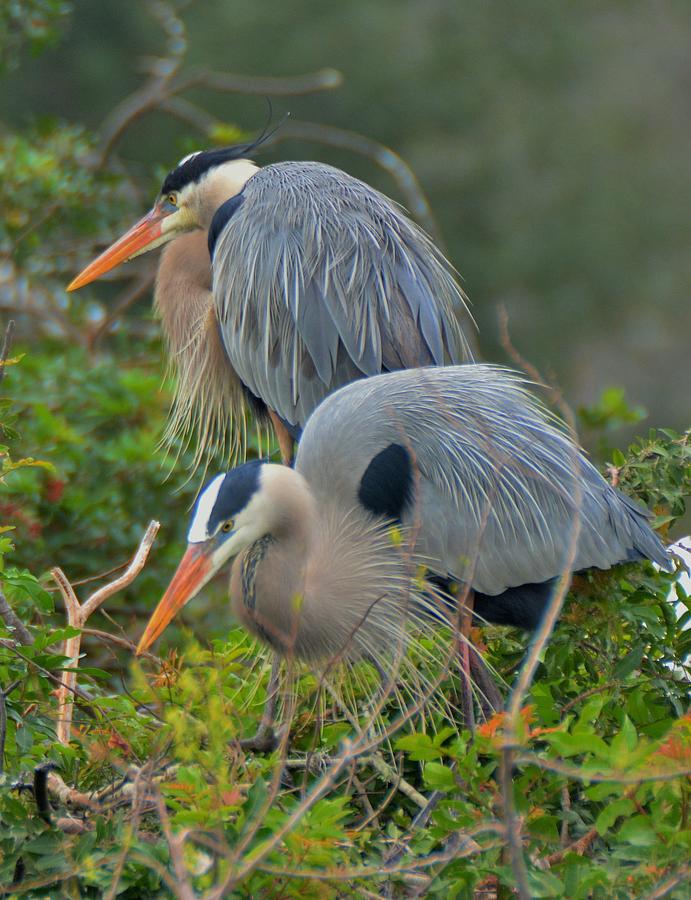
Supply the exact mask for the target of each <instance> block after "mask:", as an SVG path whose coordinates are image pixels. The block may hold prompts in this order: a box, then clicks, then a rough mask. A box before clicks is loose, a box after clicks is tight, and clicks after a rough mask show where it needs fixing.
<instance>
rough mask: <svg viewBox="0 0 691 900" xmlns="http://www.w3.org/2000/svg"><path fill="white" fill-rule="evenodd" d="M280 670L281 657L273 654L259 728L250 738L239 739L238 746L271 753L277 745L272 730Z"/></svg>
mask: <svg viewBox="0 0 691 900" xmlns="http://www.w3.org/2000/svg"><path fill="white" fill-rule="evenodd" d="M280 672H281V659H280V657H279V656H278V655H277V654H274V658H273V662H272V663H271V674H270V675H269V683H268V685H267V688H266V703H265V704H264V711H263V712H262V717H261V721H260V722H259V728H257V732H256V734H254V735H253V736H252V737H250V738H243V739H242V740H241V741H240V747H241V748H242V749H243V750H254V751H255V752H258V753H271V751H272V750H275V749H276V747H277V746H278V741H279V736H278V735H277V734H276V732H275V730H274V719H275V715H276V701H277V700H278V682H279V676H280Z"/></svg>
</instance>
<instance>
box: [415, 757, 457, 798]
mask: <svg viewBox="0 0 691 900" xmlns="http://www.w3.org/2000/svg"><path fill="white" fill-rule="evenodd" d="M423 777H424V779H425V784H426V785H427V786H428V787H430V788H432V790H434V791H453V790H456V788H457V787H458V785H457V782H456V776H455V775H454V773H453V772H452V771H451V769H449V767H448V766H443V765H442V764H441V763H435V762H428V763H427V765H426V766H425V771H424V775H423Z"/></svg>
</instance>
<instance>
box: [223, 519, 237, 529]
mask: <svg viewBox="0 0 691 900" xmlns="http://www.w3.org/2000/svg"><path fill="white" fill-rule="evenodd" d="M234 524H235V522H234V521H233V520H232V519H228V521H227V522H224V523H223V525H221V531H225V532H228V531H232V530H233V525H234Z"/></svg>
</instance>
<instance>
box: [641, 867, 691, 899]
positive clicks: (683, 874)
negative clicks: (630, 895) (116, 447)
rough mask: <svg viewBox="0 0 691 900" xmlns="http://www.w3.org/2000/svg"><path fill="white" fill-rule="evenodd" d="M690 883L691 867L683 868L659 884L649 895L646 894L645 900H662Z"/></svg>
mask: <svg viewBox="0 0 691 900" xmlns="http://www.w3.org/2000/svg"><path fill="white" fill-rule="evenodd" d="M689 881H691V866H682V867H681V869H679V870H677V871H676V872H674V873H673V874H672V875H669V876H667V877H666V878H665V879H664V880H663V881H660V882H658V883H657V884H656V885H655V887H654V888H653V889H652V890H651V891H650V892H649V893H647V894H645V896H644V897H643V900H662V898H663V897H669V895H670V894H671V893H672V891H673V890H674V889H675V888H678V887H680V886H681V885H684V884H688V882H689Z"/></svg>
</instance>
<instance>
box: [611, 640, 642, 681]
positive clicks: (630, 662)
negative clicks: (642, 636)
mask: <svg viewBox="0 0 691 900" xmlns="http://www.w3.org/2000/svg"><path fill="white" fill-rule="evenodd" d="M643 650H644V648H643V644H638V646H636V647H634V648H633V650H631V652H630V653H627V654H626V656H625V657H624V658H623V659H622V660H620V662H618V663H617V665H616V666H615V667H614V677H615V678H616V679H617V680H621V681H623V680H624V679H625V678H626V677H627V676H628V675H630V674H631V673H632V672H633V671H634V669H638V668H639V667H640V665H641V661H642V659H643Z"/></svg>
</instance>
